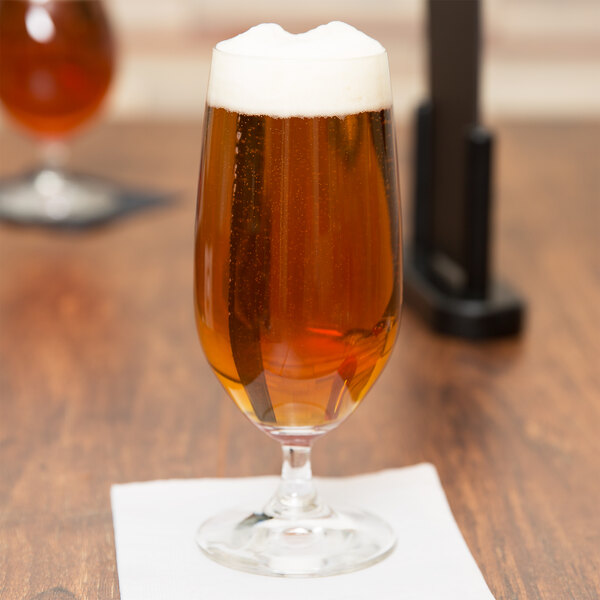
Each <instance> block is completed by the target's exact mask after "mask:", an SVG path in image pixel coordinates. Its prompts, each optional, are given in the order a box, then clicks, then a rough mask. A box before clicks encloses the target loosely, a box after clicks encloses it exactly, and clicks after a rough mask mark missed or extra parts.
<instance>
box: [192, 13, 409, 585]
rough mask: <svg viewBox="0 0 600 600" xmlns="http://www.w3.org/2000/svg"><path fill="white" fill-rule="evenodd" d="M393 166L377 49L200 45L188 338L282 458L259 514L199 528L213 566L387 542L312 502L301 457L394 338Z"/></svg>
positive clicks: (285, 42) (279, 567)
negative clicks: (202, 82) (203, 62)
mask: <svg viewBox="0 0 600 600" xmlns="http://www.w3.org/2000/svg"><path fill="white" fill-rule="evenodd" d="M396 171H397V169H396V151H395V138H394V126H393V117H392V95H391V85H390V76H389V67H388V58H387V54H386V52H385V49H384V48H383V47H382V46H381V45H380V44H379V43H378V42H376V41H375V40H373V39H371V38H369V37H368V36H366V35H365V34H363V33H361V32H359V31H357V30H356V29H354V28H352V27H350V26H349V25H345V24H343V23H337V22H336V23H330V24H329V25H326V26H321V27H318V28H316V29H314V30H312V31H309V32H307V33H305V34H300V35H297V36H296V35H292V34H289V33H287V32H285V31H284V30H283V29H281V28H280V27H279V26H278V25H273V24H268V25H260V26H257V27H254V28H252V29H250V30H249V31H248V32H246V33H245V34H242V35H240V36H238V37H236V38H233V39H231V40H227V41H225V42H221V43H219V44H218V45H217V46H216V48H215V49H214V50H213V56H212V67H211V73H210V79H209V85H208V94H207V107H206V116H205V132H204V144H203V153H202V160H201V168H200V182H199V189H198V203H197V220H196V241H195V271H194V275H195V281H194V289H195V311H196V321H197V327H198V333H199V338H200V341H201V344H202V347H203V349H204V353H205V355H206V358H207V360H208V362H209V364H210V366H211V367H212V370H213V371H214V373H215V375H216V376H217V377H218V379H219V381H220V382H221V383H222V385H223V387H224V388H225V390H226V391H227V393H228V394H229V396H230V397H231V398H232V399H233V401H234V402H235V403H236V405H237V406H238V408H239V409H240V410H241V411H242V412H243V414H244V415H246V417H247V418H248V419H249V420H250V421H251V422H252V423H254V425H256V426H257V427H258V428H259V429H260V430H262V431H263V432H265V433H266V434H267V435H269V436H270V437H271V438H273V439H275V440H277V441H278V442H279V443H280V444H281V447H282V450H283V469H282V475H281V481H280V485H279V488H278V490H277V491H276V493H275V495H274V496H273V497H272V498H271V499H270V500H268V501H267V500H266V498H265V505H264V506H262V507H250V506H248V507H242V508H241V509H232V510H230V511H227V512H225V513H222V514H219V515H216V516H214V517H212V518H210V519H209V520H208V521H206V522H205V523H204V524H203V525H202V526H201V527H200V529H199V531H198V533H197V542H198V544H199V545H200V547H201V549H202V550H203V551H204V552H205V553H206V554H207V555H208V556H210V557H211V558H213V559H214V560H216V561H218V562H220V563H222V564H225V565H228V566H230V567H234V568H237V569H241V570H245V571H250V572H255V573H261V574H268V575H279V576H319V575H331V574H336V573H343V572H348V571H353V570H355V569H358V568H361V567H365V566H367V565H370V564H372V563H374V562H377V561H378V560H381V559H382V558H384V557H385V556H386V555H387V554H388V553H389V552H391V550H392V549H393V547H394V544H395V535H394V533H393V531H392V529H391V528H390V527H389V525H388V524H387V523H385V522H384V521H383V520H381V519H380V518H378V517H377V516H375V515H372V514H371V513H369V512H367V511H365V510H363V509H362V508H353V507H350V508H348V507H337V506H333V507H330V506H328V505H327V504H325V503H324V502H323V501H322V500H321V499H320V497H319V495H318V493H317V490H316V488H315V485H314V483H313V481H312V479H311V464H310V451H311V446H312V444H313V442H314V441H315V440H316V439H318V438H319V437H320V436H322V435H324V434H325V433H327V432H328V431H330V430H332V429H333V428H335V427H337V426H338V425H339V424H340V423H341V422H342V421H344V419H346V418H347V417H348V416H349V415H350V414H351V413H352V412H353V411H354V410H355V409H356V408H357V407H358V405H359V404H360V403H361V402H362V400H363V398H364V396H365V394H366V393H367V392H368V391H369V389H370V388H371V387H372V385H373V383H374V382H375V380H376V379H377V377H378V375H379V374H380V373H381V371H382V369H383V368H384V366H385V364H386V362H387V360H388V358H389V356H390V353H391V350H392V347H393V344H394V341H395V339H396V335H397V330H398V326H399V317H400V304H401V296H402V291H401V256H400V248H401V240H400V235H401V233H400V220H399V208H400V207H399V190H398V182H397V173H396ZM248 451H249V452H251V451H252V449H251V448H249V449H248ZM265 494H267V490H265ZM365 508H366V509H368V507H365Z"/></svg>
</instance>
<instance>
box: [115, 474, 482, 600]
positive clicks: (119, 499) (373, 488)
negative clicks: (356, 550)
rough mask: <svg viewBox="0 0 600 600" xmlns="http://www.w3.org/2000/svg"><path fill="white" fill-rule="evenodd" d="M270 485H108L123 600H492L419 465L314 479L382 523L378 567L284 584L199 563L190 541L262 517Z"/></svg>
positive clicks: (259, 480) (338, 501)
mask: <svg viewBox="0 0 600 600" xmlns="http://www.w3.org/2000/svg"><path fill="white" fill-rule="evenodd" d="M277 482H278V478H277V477H252V478H243V479H194V480H170V481H150V482H146V483H129V484H124V485H114V486H112V489H111V499H112V511H113V523H114V528H115V540H116V551H117V567H118V571H119V585H120V589H121V600H159V599H160V600H203V599H205V598H206V599H210V600H221V599H223V600H225V599H226V600H235V599H243V600H282V599H285V600H306V599H307V598H308V599H310V600H321V599H324V600H365V599H368V600H493V596H492V594H491V593H490V591H489V589H488V587H487V585H486V583H485V581H484V579H483V576H482V575H481V573H480V571H479V569H478V568H477V565H476V563H475V561H474V560H473V557H472V556H471V554H470V552H469V549H468V548H467V545H466V544H465V541H464V540H463V538H462V536H461V534H460V531H459V529H458V527H457V525H456V522H455V521H454V518H453V516H452V513H451V512H450V507H449V506H448V502H447V501H446V496H445V495H444V491H443V489H442V486H441V484H440V480H439V478H438V476H437V472H436V470H435V467H433V465H430V464H421V465H416V466H414V467H406V468H403V469H394V470H389V471H383V472H380V473H373V474H370V475H360V476H356V477H346V478H331V479H321V478H317V485H318V489H319V491H320V493H321V495H322V496H323V498H324V500H326V501H327V502H329V503H330V504H332V505H334V506H335V505H340V506H341V505H348V504H350V503H351V504H352V505H355V506H360V507H362V508H368V509H369V510H370V511H371V512H374V513H376V514H378V515H380V516H381V517H383V518H385V519H386V520H387V521H388V522H389V523H390V524H391V525H392V526H393V527H394V529H395V530H396V534H397V536H398V543H397V545H396V548H395V550H394V551H393V553H392V554H391V555H390V556H389V557H387V558H386V559H385V560H383V561H382V562H380V563H378V564H376V565H374V566H372V567H368V568H366V569H363V570H361V571H356V572H354V573H349V574H347V575H337V576H333V577H322V578H317V579H284V578H275V577H264V576H260V575H252V574H248V573H242V572H239V571H234V570H232V569H228V568H226V567H223V566H220V565H218V564H216V563H214V562H213V561H211V560H210V559H209V558H207V557H206V556H205V555H204V554H203V553H202V552H201V551H200V550H199V549H198V547H197V546H196V544H195V542H194V535H195V533H196V529H197V528H198V526H199V525H200V524H201V523H202V522H203V521H204V520H205V519H207V518H208V517H210V516H212V515H214V514H215V513H217V512H219V511H220V510H223V509H225V508H229V507H235V506H243V507H244V508H248V509H255V508H259V507H261V506H262V505H263V504H264V503H265V502H266V500H267V499H268V497H269V496H270V494H272V493H273V492H274V491H275V488H276V487H277Z"/></svg>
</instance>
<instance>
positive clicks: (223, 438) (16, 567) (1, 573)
mask: <svg viewBox="0 0 600 600" xmlns="http://www.w3.org/2000/svg"><path fill="white" fill-rule="evenodd" d="M496 129H497V132H498V134H499V153H498V157H497V170H496V179H497V185H496V190H497V198H498V204H497V206H496V209H495V213H496V217H497V219H496V227H495V231H496V242H497V243H496V247H495V262H496V265H497V271H498V273H499V274H500V275H501V276H502V277H504V278H505V279H507V280H509V281H510V282H511V283H512V284H513V285H514V286H515V287H516V288H518V289H519V290H520V291H521V292H522V293H523V294H524V295H525V297H526V298H527V301H528V304H529V312H528V318H527V325H526V330H525V332H524V334H523V335H522V336H521V337H520V338H518V339H508V340H503V341H495V342H486V343H478V344H473V343H467V342H463V341H458V340H454V339H450V338H444V337H439V336H436V335H434V334H432V333H430V332H429V331H428V330H427V329H426V328H425V327H424V326H423V324H422V323H421V322H420V321H419V320H418V319H417V318H416V317H415V316H414V315H413V314H412V313H411V312H410V311H409V310H406V311H405V313H404V316H403V323H402V327H401V332H400V338H399V341H398V344H397V347H396V349H395V351H394V355H393V358H392V359H391V362H390V364H389V365H388V367H387V368H386V370H385V371H384V374H383V375H382V377H381V379H380V380H379V382H378V383H377V384H376V386H375V387H374V389H373V390H372V392H371V393H370V395H369V396H368V397H367V399H366V401H365V402H364V404H363V405H362V406H361V408H360V409H359V410H358V411H357V413H356V414H355V415H353V416H352V417H351V418H350V419H349V420H348V421H347V422H346V423H344V424H343V425H342V426H341V427H340V428H338V429H337V430H336V431H334V432H332V433H330V434H328V435H327V436H325V437H324V439H323V440H321V441H320V442H319V443H318V444H317V445H316V447H315V452H314V470H315V472H316V473H317V474H319V475H347V474H352V473H360V472H365V471H373V470H378V469H383V468H386V467H399V466H403V465H410V464H414V463H417V462H421V461H431V462H432V463H433V464H435V466H436V467H437V469H438V472H439V474H440V477H441V480H442V483H443V485H444V489H445V491H446V494H447V496H448V499H449V502H450V505H451V507H452V510H453V512H454V515H455V517H456V520H457V521H458V524H459V526H460V529H461V531H462V532H463V535H464V537H465V539H466V541H467V543H468V546H469V548H470V549H471V552H472V553H473V555H474V557H475V560H476V561H477V563H478V565H479V567H480V569H481V570H482V572H483V574H484V576H485V578H486V580H487V582H488V584H489V586H490V588H491V590H492V593H493V594H494V596H495V597H496V598H497V599H499V600H500V599H507V600H508V599H531V600H537V599H540V600H541V599H544V600H561V599H573V600H575V599H576V600H597V599H598V597H599V596H600V575H599V573H600V564H599V563H600V517H599V514H600V513H599V506H600V369H599V366H600V333H599V325H598V324H599V323H600V283H599V282H600V272H599V263H598V259H599V256H598V249H599V246H598V228H599V225H600V215H599V208H598V207H599V200H600V181H599V177H600V175H599V172H600V163H599V156H600V141H599V140H600V130H599V127H598V124H597V123H562V124H555V123H547V124H543V123H538V124H518V123H512V124H511V123H504V124H500V125H499V126H498V127H497V128H496ZM0 136H1V137H0V175H7V174H9V173H15V172H18V171H19V170H20V169H22V168H25V167H26V166H28V165H29V164H30V162H31V161H32V160H33V156H34V152H33V146H32V145H31V143H29V142H26V141H25V140H24V139H23V138H22V137H21V136H19V135H17V134H16V133H14V132H9V131H7V130H3V131H0ZM406 138H407V136H406V132H402V135H401V136H400V141H401V147H400V157H401V161H402V165H401V166H402V171H403V174H406V173H407V164H408V157H407V150H406V149H407V144H406ZM200 140H201V125H200V124H199V123H197V122H190V123H183V122H173V123H155V122H138V123H112V124H111V123H109V124H104V125H101V126H98V127H96V128H95V129H93V130H90V131H89V132H88V133H87V134H86V135H85V136H82V137H81V138H80V139H79V140H78V141H77V142H76V143H75V144H74V146H73V149H74V150H73V159H72V162H73V164H74V165H75V166H77V167H79V168H85V169H87V170H89V171H93V172H95V173H99V174H104V175H107V176H110V177H114V178H116V179H118V180H120V181H122V182H126V183H128V184H133V185H142V186H145V187H148V188H152V189H154V190H159V191H163V192H165V193H167V194H172V195H173V198H174V201H173V203H171V204H170V205H166V206H164V207H162V208H157V209H153V210H148V211H146V212H140V213H137V214H135V215H131V216H129V217H127V218H125V219H123V220H121V221H118V222H116V223H113V224H111V225H107V226H104V227H101V228H98V229H93V230H88V231H85V232H73V231H71V232H65V231H50V230H43V229H34V228H20V227H14V226H8V225H0V394H1V397H0V597H1V598H2V600H30V599H34V598H35V599H36V600H42V599H43V600H67V599H78V600H84V599H86V600H87V599H95V598H99V599H103V600H104V599H116V598H119V588H118V580H117V570H116V563H115V551H114V539H113V529H112V520H111V511H110V502H109V489H110V485H111V484H112V483H119V482H127V481H136V480H149V479H158V478H174V477H203V476H237V475H259V474H266V473H275V472H277V471H278V469H279V461H280V453H279V451H278V449H277V447H276V444H275V443H274V442H273V441H271V440H269V439H268V438H267V437H266V436H264V435H263V434H262V433H260V432H259V431H258V430H257V429H255V428H254V427H253V426H252V425H251V424H250V423H248V422H247V421H246V420H245V419H244V417H243V416H242V415H241V414H240V413H239V412H238V410H237V409H236V408H235V406H234V405H233V403H232V402H231V401H229V400H228V399H227V398H226V397H225V395H224V392H223V391H222V390H221V388H220V387H219V385H218V383H217V381H216V379H215V377H214V376H213V375H212V373H211V372H210V370H209V368H208V366H207V364H206V362H205V360H204V358H203V356H202V352H201V349H200V345H199V343H198V341H197V339H196V331H195V326H194V320H193V311H192V230H193V219H194V203H195V186H196V180H197V168H198V162H199V152H200ZM403 179H404V183H405V185H404V188H405V189H406V188H407V187H408V186H407V185H406V180H407V177H404V178H403ZM405 209H406V206H405Z"/></svg>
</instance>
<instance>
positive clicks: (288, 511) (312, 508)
mask: <svg viewBox="0 0 600 600" xmlns="http://www.w3.org/2000/svg"><path fill="white" fill-rule="evenodd" d="M282 450H283V467H282V469H281V480H280V483H279V488H278V489H277V492H276V493H275V496H273V498H272V499H271V500H270V502H269V503H268V504H267V506H266V508H265V514H267V515H268V516H271V517H279V518H282V519H291V520H294V519H302V518H314V517H320V516H325V515H327V514H329V510H328V509H327V507H325V506H324V505H323V504H322V503H321V501H320V500H319V497H318V495H317V490H316V488H315V485H314V482H313V480H312V469H311V466H310V451H311V447H310V445H307V446H286V445H283V446H282Z"/></svg>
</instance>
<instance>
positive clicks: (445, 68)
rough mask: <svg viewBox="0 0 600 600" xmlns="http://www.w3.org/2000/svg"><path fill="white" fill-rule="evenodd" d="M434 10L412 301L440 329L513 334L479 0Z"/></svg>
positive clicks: (420, 131) (410, 260) (437, 4)
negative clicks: (495, 225) (500, 263)
mask: <svg viewBox="0 0 600 600" xmlns="http://www.w3.org/2000/svg"><path fill="white" fill-rule="evenodd" d="M428 13H429V23H428V26H429V30H428V39H429V88H430V95H431V99H430V100H429V101H426V102H424V103H423V104H422V105H421V106H420V107H419V108H418V110H417V118H416V139H415V177H414V214H413V217H414V227H413V241H412V246H411V248H410V250H409V252H407V257H406V260H405V283H406V299H407V302H408V303H409V304H410V305H412V306H413V307H414V308H415V309H416V310H417V311H418V312H419V313H420V314H421V315H422V316H423V317H424V318H425V319H426V321H427V322H428V323H429V324H430V326H431V327H433V329H435V330H437V331H439V332H442V333H446V334H450V335H455V336H459V337H466V338H472V339H478V338H479V339H481V338H490V337H497V336H504V335H513V334H516V333H518V332H519V331H520V330H521V327H522V323H523V313H524V306H523V303H522V301H521V300H520V299H519V298H518V297H517V295H516V294H515V293H514V292H512V291H511V290H510V288H508V287H507V286H505V285H502V284H500V283H497V282H494V281H493V280H492V278H491V274H490V247H491V236H490V231H491V224H490V221H491V218H490V215H491V165H492V152H493V141H494V140H493V136H492V134H491V133H490V132H489V131H488V130H487V129H485V128H484V127H482V126H481V125H479V124H478V120H479V115H478V93H477V91H478V76H479V48H480V35H479V31H480V26H479V20H480V3H479V1H478V0H429V2H428Z"/></svg>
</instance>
